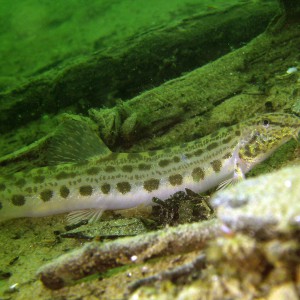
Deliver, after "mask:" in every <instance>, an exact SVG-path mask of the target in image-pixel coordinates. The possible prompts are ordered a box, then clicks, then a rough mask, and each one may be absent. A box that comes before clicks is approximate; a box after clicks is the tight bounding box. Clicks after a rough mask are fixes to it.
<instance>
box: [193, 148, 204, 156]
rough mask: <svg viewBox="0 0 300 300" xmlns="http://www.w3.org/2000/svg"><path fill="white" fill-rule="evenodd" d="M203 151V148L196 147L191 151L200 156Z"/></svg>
mask: <svg viewBox="0 0 300 300" xmlns="http://www.w3.org/2000/svg"><path fill="white" fill-rule="evenodd" d="M203 152H204V151H203V149H197V150H196V151H194V152H193V155H195V156H200V155H202V154H203Z"/></svg>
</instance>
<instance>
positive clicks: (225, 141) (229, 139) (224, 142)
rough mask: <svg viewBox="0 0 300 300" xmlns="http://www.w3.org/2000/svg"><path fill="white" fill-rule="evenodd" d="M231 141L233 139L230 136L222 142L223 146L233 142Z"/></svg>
mask: <svg viewBox="0 0 300 300" xmlns="http://www.w3.org/2000/svg"><path fill="white" fill-rule="evenodd" d="M231 139H232V137H231V136H228V137H227V138H225V139H223V140H222V143H223V144H228V143H229V142H230V141H231Z"/></svg>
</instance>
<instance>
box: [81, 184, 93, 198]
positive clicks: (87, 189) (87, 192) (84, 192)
mask: <svg viewBox="0 0 300 300" xmlns="http://www.w3.org/2000/svg"><path fill="white" fill-rule="evenodd" d="M79 193H80V195H81V196H91V195H92V193H93V188H92V187H91V186H90V185H84V186H81V187H80V188H79Z"/></svg>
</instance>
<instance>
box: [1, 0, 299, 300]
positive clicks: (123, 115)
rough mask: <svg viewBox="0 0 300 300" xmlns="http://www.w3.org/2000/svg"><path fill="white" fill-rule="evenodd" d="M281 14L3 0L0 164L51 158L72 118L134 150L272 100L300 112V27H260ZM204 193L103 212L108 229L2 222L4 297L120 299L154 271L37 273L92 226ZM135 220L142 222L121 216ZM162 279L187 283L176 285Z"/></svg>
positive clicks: (206, 214) (167, 213)
mask: <svg viewBox="0 0 300 300" xmlns="http://www.w3.org/2000/svg"><path fill="white" fill-rule="evenodd" d="M279 12H280V10H279V1H276V0H248V1H247V0H232V1H224V0H210V1H208V0H205V1H200V0H166V1H159V0H149V1H145V0H133V1H132V0H110V1H109V0H101V1H100V0H98V1H97V0H93V1H81V0H78V1H77V0H66V1H48V0H22V1H17V0H16V1H8V0H2V1H0V58H1V59H0V168H1V169H0V170H1V171H0V176H2V175H6V174H11V173H14V172H17V171H20V170H21V171H22V170H30V169H32V168H36V167H37V168H38V167H41V166H44V165H45V164H47V150H48V137H47V135H48V134H51V133H52V132H53V131H54V130H55V128H57V126H58V124H59V123H61V122H62V120H64V119H68V118H72V119H77V120H80V121H84V122H87V123H88V124H89V125H90V126H91V127H92V128H94V129H95V130H96V131H97V133H98V134H99V135H100V136H101V138H102V139H103V141H104V142H105V144H107V145H108V147H109V148H110V149H111V150H113V151H120V152H131V151H132V152H138V151H144V150H153V149H159V148H165V147H167V146H176V145H177V144H178V143H182V142H186V141H191V140H193V139H195V138H199V137H202V136H205V135H207V134H209V133H211V132H213V131H215V130H216V129H218V128H220V127H226V126H229V125H232V124H235V123H237V122H240V121H242V120H244V119H246V118H248V117H249V116H252V115H255V114H259V113H263V112H273V111H284V112H288V113H296V114H297V111H293V105H294V103H296V99H298V98H299V82H300V81H299V72H296V73H295V74H291V76H287V73H286V71H287V70H288V68H289V67H298V69H299V68H300V62H299V61H300V57H299V54H298V53H299V51H298V52H297V49H298V50H299V48H297V47H298V44H297V43H298V40H297V35H296V34H295V33H294V31H293V32H292V33H289V30H291V31H292V30H295V28H296V26H299V25H296V26H286V27H285V29H286V30H287V32H285V33H284V34H285V37H282V38H281V37H280V35H278V36H276V35H274V36H275V37H272V38H270V39H271V40H272V41H271V42H270V41H269V36H268V35H266V36H263V37H262V38H261V39H256V37H257V36H259V35H260V34H261V33H263V32H264V31H265V30H266V28H267V26H268V24H270V22H271V20H272V19H273V18H274V16H276V15H277V14H278V13H279ZM293 34H294V35H293ZM291 37H292V38H291ZM252 40H255V41H254V42H251V41H252ZM286 41H291V43H287V42H286ZM242 47H245V50H241V51H240V52H239V49H240V48H242ZM235 53H237V54H236V55H235ZM223 57H224V58H223ZM298 101H299V100H298ZM298 152H299V149H298V146H297V144H296V143H295V142H291V143H289V144H287V145H285V146H284V147H283V148H282V149H281V150H280V151H278V152H276V153H275V155H274V156H273V157H271V159H270V160H268V161H267V162H266V163H265V164H262V165H260V166H259V167H258V168H257V169H255V170H253V172H252V174H251V175H250V176H256V175H259V174H264V173H269V172H271V171H273V170H275V169H276V168H278V167H281V166H285V165H286V164H289V163H290V164H292V163H291V162H290V161H292V162H294V161H295V163H296V162H297V161H298V159H297V153H298ZM0 183H1V182H0ZM180 199H181V198H180ZM197 201H198V200H197V199H196V200H195V199H194V198H193V197H192V201H191V202H185V203H184V204H182V205H181V206H180V204H178V199H175V202H172V200H171V201H170V205H171V208H170V210H168V208H162V211H161V212H157V211H155V213H156V214H157V215H151V213H149V212H145V215H144V213H143V212H138V213H137V215H136V214H135V213H132V214H130V213H129V215H124V216H120V215H119V214H113V213H107V215H105V216H104V219H103V220H104V221H105V222H103V224H102V226H104V227H105V231H101V230H100V229H101V228H100V227H101V226H97V225H95V226H94V227H93V225H92V229H91V232H93V233H90V231H89V229H87V227H84V226H83V231H84V233H83V234H82V235H81V233H79V235H76V234H78V231H79V232H81V227H80V228H79V229H76V230H75V231H74V232H75V238H73V237H71V238H70V237H66V236H67V235H68V234H69V233H70V234H69V236H70V235H71V234H73V231H72V230H67V229H66V227H65V225H66V223H65V216H50V217H45V218H38V219H16V220H10V221H8V222H4V223H0V233H1V235H0V249H2V250H1V251H0V300H2V299H29V298H35V299H57V300H58V299H75V298H76V297H77V296H78V297H79V298H80V297H82V299H122V297H123V296H124V290H125V287H126V285H127V284H129V283H130V276H132V274H133V277H134V280H138V279H140V278H143V277H145V276H147V274H148V273H145V274H146V275H145V274H144V273H143V274H142V273H141V272H139V269H138V268H137V267H128V268H127V266H124V267H119V268H117V269H112V270H111V271H110V270H109V271H106V272H105V273H103V274H104V276H101V274H100V275H98V274H96V275H91V277H88V279H86V280H85V279H82V280H80V281H78V282H79V284H78V285H74V286H73V287H70V288H66V289H63V290H61V291H56V292H52V291H51V290H49V289H46V288H45V287H44V286H43V284H42V283H41V281H40V280H39V279H37V277H36V271H37V270H38V269H39V268H40V267H41V266H42V265H44V264H46V263H48V262H50V261H51V260H53V259H55V258H57V257H59V256H60V255H62V254H64V253H69V252H71V251H72V250H73V249H76V248H79V247H82V246H83V245H85V244H87V243H89V242H90V240H91V239H93V238H95V239H96V240H98V239H100V240H101V241H102V242H103V243H106V242H108V241H110V240H111V239H115V238H116V237H118V236H120V237H123V236H131V235H135V234H143V233H144V234H145V233H146V232H148V231H151V230H156V229H159V228H163V227H164V226H168V225H174V224H175V225H178V224H181V223H184V222H192V221H195V219H197V218H199V219H201V217H202V218H203V219H201V220H206V219H209V218H211V217H213V216H214V214H213V212H212V211H211V210H210V209H211V208H210V207H209V206H208V205H207V203H206V200H205V201H204V200H201V202H199V201H198V202H197ZM179 202H180V201H179ZM0 203H1V199H0ZM172 203H173V204H172ZM195 203H196V204H195ZM172 205H173V206H172ZM204 206H205V207H204ZM195 207H196V208H195ZM203 207H204V208H203ZM202 208H203V211H201V209H202ZM158 211H159V210H158ZM195 212H196V213H195ZM127 219H128V220H127ZM174 219H175V220H174ZM118 220H120V221H118ZM124 220H125V221H124ZM132 220H133V221H132ZM131 221H132V222H133V223H134V226H136V227H134V228H133V225H128V226H126V223H127V224H131V223H132V222H131ZM115 223H117V224H118V225H117V228H118V229H119V227H120V228H121V229H122V230H121V231H120V232H119V231H118V234H119V235H118V234H116V233H115V231H116V229H115ZM124 224H125V225H124ZM135 224H137V225H135ZM110 226H111V227H110ZM99 230H100V231H99ZM69 231H70V232H69ZM65 233H67V234H66V235H65V236H64V234H65ZM85 235H86V236H88V237H87V238H86V237H85ZM99 236H100V237H101V238H99ZM102 238H103V239H102ZM193 255H194V254H193ZM181 259H182V260H185V259H186V258H182V257H179V256H178V257H177V256H174V257H172V256H168V255H167V257H166V258H165V260H164V259H161V258H159V259H156V260H154V261H153V262H150V263H149V264H147V268H148V269H150V270H151V268H153V273H155V271H156V272H159V271H161V270H164V269H168V268H170V267H171V266H173V267H176V266H178V265H180V263H181ZM188 260H189V259H188V258H187V261H188ZM123 268H124V269H123ZM139 268H142V265H140V266H139ZM220 270H221V268H220V269H218V271H220ZM221 271H222V270H221ZM221 271H220V272H221ZM129 273H130V274H131V273H132V274H131V275H128V274H129ZM2 274H4V276H2ZM149 274H152V273H151V271H150V273H149ZM102 277H103V278H102ZM99 278H100V279H99ZM80 283H83V284H82V285H80ZM121 283H122V284H121ZM14 284H17V286H16V288H12V286H13V285H14ZM183 286H184V284H183ZM162 289H163V291H164V292H165V293H166V294H168V293H169V295H175V294H176V293H177V292H178V290H176V285H174V286H173V285H172V284H171V285H167V286H165V288H164V286H163V288H162ZM90 291H92V292H90ZM93 293H94V294H93ZM152 293H153V295H155V296H154V297H156V298H153V299H159V296H158V295H157V292H155V291H152ZM150 294H151V292H150ZM93 297H95V298H93ZM126 297H127V296H126ZM126 297H125V298H124V299H127V298H126ZM141 299H147V293H146V296H144V298H141Z"/></svg>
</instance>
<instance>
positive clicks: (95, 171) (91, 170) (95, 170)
mask: <svg viewBox="0 0 300 300" xmlns="http://www.w3.org/2000/svg"><path fill="white" fill-rule="evenodd" d="M100 170H101V169H100V168H98V167H91V168H89V169H87V170H86V173H87V174H88V175H98V173H99V172H100Z"/></svg>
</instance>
